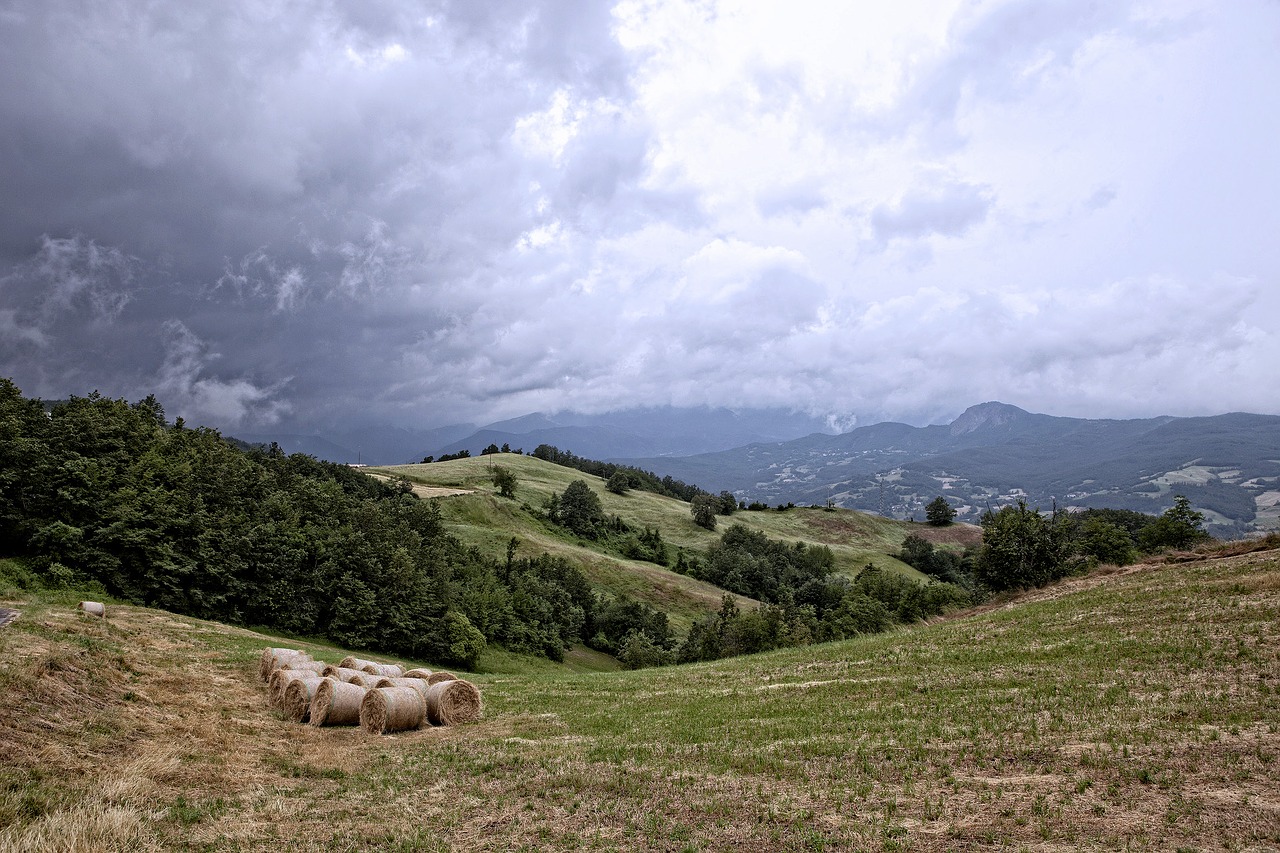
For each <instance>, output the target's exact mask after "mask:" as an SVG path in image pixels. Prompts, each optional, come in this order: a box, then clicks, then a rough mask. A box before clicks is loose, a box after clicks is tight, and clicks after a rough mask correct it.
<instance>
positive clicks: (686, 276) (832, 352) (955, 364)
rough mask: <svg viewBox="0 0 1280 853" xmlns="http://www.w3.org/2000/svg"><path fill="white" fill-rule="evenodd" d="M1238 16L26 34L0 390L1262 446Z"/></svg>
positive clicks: (915, 17)
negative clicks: (1101, 431) (1189, 437)
mask: <svg viewBox="0 0 1280 853" xmlns="http://www.w3.org/2000/svg"><path fill="white" fill-rule="evenodd" d="M1183 6H1185V7H1186V8H1183ZM1223 9H1224V7H1221V6H1219V5H1215V4H1213V3H1210V2H1209V0H1185V3H1183V4H1179V6H1178V7H1177V8H1166V7H1165V6H1163V5H1160V4H1156V5H1142V4H1136V3H1128V2H1122V1H1121V0H1118V2H1115V3H1074V2H1059V0H1052V2H1041V0H1002V2H990V3H987V2H984V3H980V4H979V3H969V2H953V0H936V2H922V3H916V4H901V5H899V4H892V5H883V4H882V5H880V6H876V5H874V4H867V5H863V4H857V5H854V4H847V3H836V2H832V3H830V4H827V5H826V6H824V7H822V8H818V7H813V8H809V7H797V8H796V9H795V10H790V9H782V8H781V7H778V6H770V5H768V4H749V3H739V4H734V3H731V2H727V0H726V1H725V2H705V3H698V4H690V3H685V2H682V0H645V2H627V3H621V4H618V5H616V6H614V7H612V8H611V7H610V5H609V4H601V3H590V2H585V1H584V0H577V2H569V0H560V1H559V2H553V1H552V0H547V1H546V2H517V0H501V2H485V3H477V2H466V0H456V2H444V0H440V2H429V3H423V4H405V3H399V2H361V3H348V2H338V0H329V2H317V3H305V4H304V3H301V2H290V0H274V2H265V3H261V2H249V0H239V2H229V3H224V4H196V5H192V4H153V3H146V2H143V0H102V2H88V0H83V2H82V1H81V0H48V2H41V3H10V4H9V5H8V6H4V7H0V50H2V51H3V55H4V57H5V59H6V62H5V65H4V68H3V70H0V193H3V196H2V197H3V198H4V199H5V204H4V205H2V206H0V375H10V376H12V377H13V378H14V379H15V380H16V381H17V382H18V384H19V385H20V386H21V387H23V389H24V390H25V391H27V392H29V393H32V394H38V395H42V396H54V397H57V396H63V395H66V394H68V393H85V392H87V391H89V390H92V389H94V388H98V389H100V390H102V391H103V392H104V393H109V394H115V395H127V396H130V397H132V398H137V397H141V396H143V395H145V394H147V393H151V392H156V393H158V394H161V396H162V397H163V398H164V402H165V404H166V406H167V407H168V410H169V413H170V415H177V414H184V415H186V416H187V417H188V419H198V420H202V421H205V422H209V423H214V424H216V425H218V426H223V427H248V426H251V425H252V424H253V423H254V422H269V421H272V420H275V421H277V422H291V423H294V424H296V425H298V426H315V425H319V424H322V423H323V422H324V421H327V420H350V419H353V418H356V419H363V420H370V421H372V420H378V419H384V418H389V419H392V420H393V421H396V422H398V423H401V424H406V425H407V424H420V425H431V424H440V423H450V422H458V421H463V420H482V419H493V418H497V417H510V416H516V415H521V414H524V413H525V412H527V411H532V410H535V409H543V410H549V411H553V410H556V409H559V408H577V409H581V410H587V411H602V410H607V409H611V408H623V407H627V406H634V405H665V404H675V405H703V404H711V405H728V406H743V405H768V406H784V407H789V406H794V407H797V408H802V409H806V410H808V411H810V412H813V413H823V414H830V415H833V416H834V418H835V421H838V422H840V423H845V424H849V423H856V422H859V421H860V422H865V421H866V420H867V419H869V418H874V417H881V416H883V417H894V418H899V419H911V420H917V421H918V420H921V419H933V418H935V417H945V416H947V415H949V414H950V415H953V414H955V413H956V412H958V411H960V410H962V409H963V408H965V407H966V406H967V405H969V404H971V403H973V402H974V401H977V400H986V399H1008V400H1009V402H1014V403H1018V404H1020V405H1024V406H1039V407H1040V408H1042V409H1048V410H1053V411H1055V412H1059V413H1063V414H1098V413H1110V414H1118V415H1127V414H1141V413H1146V414H1152V413H1158V412H1160V411H1166V410H1168V411H1175V413H1186V412H1189V411H1198V412H1204V411H1206V410H1215V409H1221V408H1250V407H1253V408H1258V407H1269V408H1271V409H1275V408H1276V407H1277V406H1280V398H1275V397H1274V393H1271V394H1270V395H1268V396H1265V399H1264V397H1263V396H1259V395H1260V394H1261V392H1260V391H1258V389H1265V388H1270V387H1271V386H1272V385H1274V383H1269V382H1268V381H1267V378H1268V376H1267V375H1265V369H1264V368H1263V367H1262V366H1263V365H1267V364H1270V363H1274V356H1275V355H1276V353H1277V352H1278V351H1280V344H1278V343H1277V339H1276V335H1275V333H1274V332H1273V331H1271V329H1273V328H1275V327H1277V325H1280V321H1277V322H1272V320H1274V318H1275V317H1276V313H1277V305H1276V303H1277V299H1280V297H1276V296H1275V295H1274V294H1275V293H1277V292H1280V287H1277V284H1278V283H1280V280H1278V279H1277V275H1280V270H1278V269H1277V262H1276V259H1275V253H1274V252H1273V251H1271V250H1270V249H1269V243H1268V242H1267V240H1266V239H1265V236H1266V235H1268V234H1270V233H1271V232H1273V231H1274V230H1275V227H1276V224H1277V223H1276V220H1275V205H1274V197H1275V194H1276V189H1277V187H1278V186H1280V184H1277V181H1276V178H1277V170H1276V166H1275V158H1274V157H1273V156H1271V153H1270V150H1269V148H1268V147H1267V145H1269V141H1270V140H1272V139H1274V138H1276V136H1277V134H1280V127H1278V126H1277V124H1276V123H1277V122H1278V121H1280V119H1277V118H1275V117H1276V116H1280V104H1277V102H1276V98H1277V95H1276V94H1275V90H1274V87H1273V88H1271V89H1267V88H1265V87H1259V86H1258V85H1257V81H1258V80H1262V79H1270V78H1271V77H1273V76H1274V75H1275V70H1276V60H1275V51H1274V49H1273V45H1271V44H1270V42H1269V41H1267V35H1266V34H1267V33H1268V32H1271V31H1274V26H1275V24H1276V21H1277V11H1276V7H1275V5H1274V4H1267V3H1259V2H1254V0H1242V2H1241V3H1240V4H1239V5H1233V6H1232V7H1231V9H1230V10H1228V11H1223ZM1206 212H1211V214H1212V215H1207V214H1206ZM1135 317H1141V318H1142V322H1141V323H1140V324H1135V323H1133V318H1135ZM975 336H977V340H976V342H975ZM1011 353H1021V354H1025V358H1023V357H1013V356H1011ZM1028 377H1030V378H1028ZM1222 377H1228V378H1229V381H1226V380H1223V379H1222ZM1152 389H1159V390H1158V391H1155V390H1152ZM1015 392H1016V393H1015ZM1171 397H1172V398H1176V399H1186V400H1189V401H1192V402H1190V403H1188V404H1187V405H1185V406H1181V407H1180V406H1177V405H1170V404H1167V403H1166V402H1165V401H1166V400H1167V399H1169V398H1171ZM1267 400H1270V401H1272V402H1270V403H1268V402H1266V401H1267ZM1055 401H1067V403H1065V404H1058V403H1055ZM1072 401H1074V405H1075V406H1076V408H1074V409H1073V408H1071V407H1070V405H1071V404H1072ZM1086 404H1087V405H1088V406H1091V407H1093V408H1090V409H1088V410H1086V409H1085V408H1083V407H1084V406H1085V405H1086ZM835 421H833V422H835Z"/></svg>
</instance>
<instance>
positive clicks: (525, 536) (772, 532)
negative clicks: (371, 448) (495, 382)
mask: <svg viewBox="0 0 1280 853" xmlns="http://www.w3.org/2000/svg"><path fill="white" fill-rule="evenodd" d="M494 465H498V466H502V467H505V468H507V469H509V470H510V471H512V472H513V473H514V474H515V476H516V478H517V480H518V485H517V487H516V490H515V497H514V499H512V498H503V497H501V496H499V495H498V490H497V489H496V488H495V487H494V485H493V483H492V476H493V472H492V466H494ZM368 470H369V471H370V473H373V474H375V475H383V476H387V475H393V476H400V477H405V478H407V479H408V480H410V481H411V482H413V483H414V484H416V485H418V486H419V487H422V488H420V489H419V491H420V493H421V494H422V496H424V497H435V496H437V495H439V494H440V492H439V491H438V490H446V491H447V490H466V491H467V493H466V494H455V495H450V496H448V497H445V498H442V499H441V500H440V506H441V510H442V514H443V517H444V519H445V520H446V522H447V524H448V526H449V528H450V530H451V531H452V532H453V533H454V534H455V535H457V536H458V537H459V538H460V539H461V540H462V541H463V542H466V543H467V544H470V545H475V546H477V547H479V548H480V549H482V550H483V551H485V552H486V553H488V554H490V555H492V556H494V557H499V556H501V555H504V554H505V553H506V547H507V543H508V542H509V541H510V540H511V538H512V537H515V538H517V539H519V540H520V546H519V549H518V551H517V554H518V555H519V556H534V555H537V554H541V553H544V552H545V553H550V554H554V555H557V556H562V557H565V558H566V559H568V560H570V561H571V562H572V563H574V564H575V565H576V566H578V567H579V568H580V569H581V570H582V571H583V573H584V574H585V575H586V576H587V577H588V578H589V579H590V580H591V582H592V583H593V584H594V585H596V586H597V587H598V588H600V589H603V590H606V591H608V592H611V593H614V594H626V595H629V596H630V597H632V598H635V599H638V600H641V601H645V602H647V603H649V604H652V605H653V606H654V607H657V608H659V609H661V610H664V611H666V612H667V613H668V615H669V616H670V618H671V621H672V625H673V627H675V628H677V629H678V630H681V631H683V630H685V629H687V627H688V626H689V624H690V623H691V622H692V621H693V619H694V618H695V617H696V616H698V615H700V614H702V613H705V612H707V611H709V610H715V609H716V608H718V607H719V606H720V599H721V596H723V595H724V591H723V590H721V589H719V588H718V587H714V586H711V585H709V584H706V583H703V582H701V581H698V580H695V579H693V578H689V577H685V576H683V575H680V574H677V573H676V572H674V571H671V570H670V569H667V568H663V567H661V566H657V565H654V564H653V563H647V562H642V561H638V560H628V559H625V558H623V557H621V556H620V555H617V554H610V553H607V552H606V551H604V550H603V549H601V548H600V547H599V546H597V545H596V544H595V543H592V542H590V541H588V540H584V539H580V538H578V537H575V536H573V535H571V534H569V533H567V532H566V531H564V530H563V529H561V528H558V527H556V526H555V525H552V524H549V523H547V522H546V521H545V520H544V519H543V518H541V517H540V516H539V513H540V511H541V510H542V508H543V506H544V504H545V503H546V501H547V499H548V498H549V497H550V496H551V495H552V493H561V492H563V491H564V489H565V487H566V486H568V485H569V484H570V483H571V482H573V481H574V480H585V481H586V482H587V483H588V485H590V486H591V488H592V490H593V491H595V493H596V494H597V495H599V496H600V500H601V503H602V504H603V506H604V510H605V512H606V513H607V514H609V515H610V516H613V515H617V516H620V517H621V518H622V519H623V520H624V521H626V522H627V523H628V524H629V525H631V526H633V527H637V528H641V527H651V528H657V529H658V530H660V531H661V533H662V538H663V539H664V540H665V541H666V542H667V543H668V546H669V547H670V548H672V549H673V554H672V559H673V560H674V558H675V555H674V549H676V548H680V549H684V550H686V551H687V553H688V554H690V555H700V554H702V553H703V552H705V550H706V549H707V548H708V547H709V546H710V545H711V544H712V543H713V542H715V541H716V540H717V539H718V538H719V535H720V533H721V532H723V530H724V528H725V527H727V526H728V525H729V524H733V523H736V524H742V525H745V526H747V527H750V528H752V529H754V530H759V531H761V532H763V533H765V534H766V535H768V536H769V537H771V538H773V539H781V540H784V541H787V542H806V543H813V544H821V545H826V546H828V547H830V548H831V550H832V552H833V554H834V555H835V559H836V566H837V569H838V570H840V571H842V572H844V573H847V574H849V575H856V574H857V572H858V571H859V570H860V569H861V568H862V567H863V566H865V565H866V564H867V563H869V562H870V563H874V564H875V565H877V566H880V567H882V568H886V569H892V570H893V571H895V572H898V573H901V574H904V575H907V576H909V577H913V578H916V579H920V580H923V579H924V576H923V575H921V574H920V573H918V572H917V571H916V570H915V569H913V568H911V567H910V566H908V565H906V564H905V563H902V562H900V561H898V560H897V559H895V558H894V557H892V556H889V555H890V554H891V553H892V552H896V551H897V550H898V547H899V546H900V545H901V543H902V540H903V539H905V538H906V536H907V535H908V533H911V532H921V530H922V526H921V525H911V524H908V523H905V522H900V521H894V520H891V519H885V518H880V517H878V516H873V515H867V514H864V513H859V512H854V511H851V510H834V511H826V510H822V509H809V508H804V507H797V508H795V509H792V510H788V511H786V512H778V511H776V510H769V511H764V512H743V511H739V512H736V513H734V514H733V515H732V516H731V517H727V518H726V517H721V518H720V519H719V526H718V529H717V531H716V532H711V531H708V530H705V529H703V528H701V527H698V526H697V525H695V524H694V523H693V520H692V518H691V516H690V513H689V505H688V504H687V503H685V502H683V501H678V500H675V499H673V498H668V497H663V496H661V495H656V494H653V493H651V492H643V491H639V490H630V491H628V492H627V493H626V494H624V495H615V494H613V493H611V492H609V491H608V490H606V489H605V487H604V486H605V484H604V481H603V480H602V479H601V478H599V477H594V476H592V475H590V474H584V473H583V472H581V471H577V470H575V469H572V468H566V467H564V466H561V465H555V464H552V463H550V462H545V461H543V460H541V459H535V458H534V457H532V456H523V455H520V454H505V453H504V454H497V455H494V456H485V457H472V458H468V459H455V460H451V461H448V462H433V463H431V464H429V465H398V466H390V467H380V468H370V469H368ZM963 529H964V528H958V529H957V531H956V532H957V533H958V534H960V535H963V533H961V531H962V530H963ZM968 529H969V530H973V528H968ZM739 598H740V600H742V601H743V602H744V603H747V600H746V599H741V597H739Z"/></svg>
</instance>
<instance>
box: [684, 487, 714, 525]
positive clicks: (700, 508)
mask: <svg viewBox="0 0 1280 853" xmlns="http://www.w3.org/2000/svg"><path fill="white" fill-rule="evenodd" d="M720 506H721V504H720V499H719V498H717V497H714V496H712V495H708V494H701V495H694V497H693V500H691V501H690V502H689V513H690V514H691V515H692V516H693V523H694V524H696V525H698V526H699V527H704V528H706V529H707V530H715V529H716V515H717V514H718V513H719V511H720Z"/></svg>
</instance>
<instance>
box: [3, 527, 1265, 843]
mask: <svg viewBox="0 0 1280 853" xmlns="http://www.w3.org/2000/svg"><path fill="white" fill-rule="evenodd" d="M13 603H14V604H15V605H18V606H20V607H21V609H22V610H23V618H22V619H20V620H18V621H17V622H14V623H13V624H11V625H10V626H9V627H7V628H6V629H5V630H4V631H3V632H0V691H3V696H4V697H5V701H4V702H0V755H3V756H4V762H3V764H0V850H4V851H8V850H58V849H63V850H167V849H209V850H233V849H234V850H275V849H291V850H316V851H319V850H327V849H340V850H370V851H372V850H381V849H406V850H408V849H423V850H448V849H458V850H461V849H476V850H518V849H528V850H534V849H537V850H608V849H618V850H622V849H626V850H704V851H712V850H725V851H728V850H740V849H755V850H766V849H768V850H822V849H826V850H855V849H860V850H926V851H931V850H937V851H941V850H976V849H1010V850H1014V849H1026V850H1036V851H1062V853H1066V851H1080V850H1083V851H1096V850H1116V849H1132V850H1177V849H1186V850H1223V851H1246V850H1268V849H1275V848H1276V847H1277V846H1280V773H1278V772H1277V769H1276V768H1277V758H1280V701H1278V697H1280V555H1277V554H1276V553H1274V552H1263V553H1257V554H1241V555H1235V556H1224V557H1219V558H1213V559H1206V560H1202V561H1199V562H1192V563H1185V564H1173V565H1164V564H1160V565H1156V564H1150V565H1144V566H1138V567H1128V568H1126V569H1124V570H1120V571H1115V572H1112V573H1098V574H1095V575H1092V576H1090V577H1086V578H1076V579H1071V580H1070V581H1068V582H1065V583H1064V584H1060V585H1058V586H1056V587H1054V588H1052V589H1048V590H1041V591H1039V592H1037V593H1036V594H1035V595H1032V596H1027V597H1026V598H1025V599H1023V600H1022V601H1019V602H1013V601H1009V602H1004V603H1002V604H1000V605H999V606H997V607H995V608H993V609H991V610H989V611H987V612H984V613H980V614H976V615H973V616H971V617H969V618H966V619H953V620H949V621H946V622H942V623H939V624H935V625H930V626H927V627H922V628H919V629H916V630H913V631H902V632H898V633H895V634H891V635H886V636H880V637H871V638H866V639H863V640H857V641H851V642H847V643H840V644H833V645H827V646H817V647H813V648H809V649H801V650H790V651H786V652H778V653H773V654H769V655H765V656H760V657H756V658H752V659H738V660H733V661H722V662H717V663H715V664H704V665H697V666H690V667H679V668H673V669H666V670H659V671H648V672H646V671H640V672H629V673H607V674H591V675H570V674H549V675H526V676H513V675H504V676H489V677H474V678H475V680H476V681H477V682H478V683H479V684H480V685H481V686H482V687H483V689H484V694H485V700H486V709H485V719H484V720H483V721H482V722H479V723H476V724H472V725H466V726H458V727H445V728H424V729H419V730H410V731H405V732H402V733H400V734H397V735H394V736H392V737H388V738H385V739H374V738H370V737H369V736H368V735H367V734H365V733H363V732H362V731H360V730H358V729H352V728H321V727H313V726H298V725H294V724H292V723H290V722H288V721H287V720H286V719H285V718H284V717H283V716H282V715H281V714H279V713H278V712H273V711H271V710H270V709H268V708H267V706H266V704H265V703H264V702H263V700H262V695H263V694H262V689H261V686H260V682H259V681H257V680H256V665H257V661H256V658H257V655H258V652H259V651H260V650H261V648H262V647H263V646H264V645H268V644H272V643H273V642H278V641H273V640H272V639H271V638H266V637H263V636H261V635H257V634H254V633H252V632H247V631H241V630H239V629H233V628H226V627H224V626H220V625H215V624H211V623H204V622H199V621H197V620H191V619H185V618H180V617H174V616H170V615H168V614H164V613H159V612H156V611H149V610H145V609H139V608H132V607H115V606H113V607H112V615H111V619H109V620H107V621H101V620H88V619H85V618H83V617H81V616H79V615H78V614H77V613H76V611H75V602H74V601H72V602H70V603H69V604H56V605H55V604H48V603H42V602H40V601H22V602H13ZM312 651H313V652H317V653H318V655H319V656H326V657H328V656H330V655H332V657H331V659H334V660H337V659H338V658H340V657H341V656H342V655H343V654H344V653H345V652H341V651H338V652H336V653H335V652H334V650H331V649H330V650H322V649H317V648H312ZM321 653H322V654H321ZM469 678H471V676H469ZM326 683H329V684H333V683H335V682H332V681H329V682H326ZM193 685H199V688H200V689H198V690H197V689H192V686H193ZM352 689H353V690H359V688H352Z"/></svg>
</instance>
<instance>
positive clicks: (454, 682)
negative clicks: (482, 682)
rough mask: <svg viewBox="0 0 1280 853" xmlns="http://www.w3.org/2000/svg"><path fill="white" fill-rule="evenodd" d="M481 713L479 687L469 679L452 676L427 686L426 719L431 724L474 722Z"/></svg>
mask: <svg viewBox="0 0 1280 853" xmlns="http://www.w3.org/2000/svg"><path fill="white" fill-rule="evenodd" d="M483 713H484V704H483V703H482V702H481V701H480V689H479V688H478V687H476V686H475V685H474V684H472V683H471V682H470V681H462V680H460V679H457V678H454V679H451V680H449V681H441V682H438V683H436V684H432V685H431V686H430V687H428V688H427V719H428V720H430V721H431V724H432V725H433V726H456V725H458V724H459V723H474V722H475V721H476V720H479V719H480V715H481V714H483Z"/></svg>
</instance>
